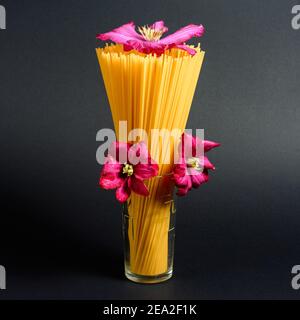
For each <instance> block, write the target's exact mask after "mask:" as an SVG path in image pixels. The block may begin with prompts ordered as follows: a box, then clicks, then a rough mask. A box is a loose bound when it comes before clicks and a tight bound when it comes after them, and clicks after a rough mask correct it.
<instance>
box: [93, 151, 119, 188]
mask: <svg viewBox="0 0 300 320" xmlns="http://www.w3.org/2000/svg"><path fill="white" fill-rule="evenodd" d="M121 172H122V165H121V164H120V163H118V162H117V161H116V160H115V159H114V158H113V157H111V156H108V157H107V159H106V163H105V164H104V166H103V168H102V172H101V175H100V181H99V184H100V187H102V188H103V189H107V190H109V189H115V188H118V187H119V186H120V185H121V184H122V182H123V179H122V177H121Z"/></svg>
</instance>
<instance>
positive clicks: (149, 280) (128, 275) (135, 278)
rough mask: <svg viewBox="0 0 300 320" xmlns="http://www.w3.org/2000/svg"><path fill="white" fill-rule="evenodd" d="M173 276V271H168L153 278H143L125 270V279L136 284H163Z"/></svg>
mask: <svg viewBox="0 0 300 320" xmlns="http://www.w3.org/2000/svg"><path fill="white" fill-rule="evenodd" d="M172 275H173V270H172V269H171V270H169V271H167V272H165V273H162V274H158V275H155V276H143V275H140V274H135V273H132V272H130V271H128V270H125V276H126V278H127V279H129V280H131V281H133V282H136V283H159V282H164V281H167V280H168V279H170V278H171V277H172Z"/></svg>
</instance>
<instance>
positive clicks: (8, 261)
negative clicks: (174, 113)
mask: <svg viewBox="0 0 300 320" xmlns="http://www.w3.org/2000/svg"><path fill="white" fill-rule="evenodd" d="M296 3H297V1H287V0H281V1H275V0H273V1H261V0H251V1H237V0H230V1H229V0H228V1H211V0H205V1H196V0H195V1H189V0H185V1H182V0H180V1H177V0H176V1H174V0H172V1H166V0H164V1H156V0H152V1H129V0H126V1H115V2H112V1H99V0H98V1H96V0H94V1H87V0H80V1H79V0H77V1H61V0H60V1H47V2H45V1H33V0H32V1H4V0H2V1H1V5H4V6H5V7H6V10H7V30H5V31H2V30H0V83H1V86H0V94H1V95H0V97H1V117H0V123H1V132H0V139H1V157H0V172H1V176H0V177H1V197H2V201H1V221H0V264H2V265H4V266H5V267H6V270H7V290H6V291H5V292H4V291H0V299H2V298H3V299H7V298H17V299H44V298H46V299H49V298H57V299H68V298H75V299H77V298H78V299H80V298H83V299H86V298H93V299H109V298H114V299H172V298H177V299H230V298H258V299H264V298H295V299H299V298H300V291H294V290H293V289H292V288H291V285H290V282H291V268H292V266H293V265H295V264H300V256H299V251H300V250H299V246H300V232H299V231H300V203H299V187H300V180H299V178H300V173H299V160H300V147H299V141H300V130H299V123H300V112H299V102H300V90H299V77H300V71H299V70H300V55H299V52H300V30H299V31H295V30H293V29H292V28H291V18H292V15H291V8H292V6H293V5H294V4H296ZM161 18H163V19H164V20H165V22H166V24H167V25H168V26H169V28H170V30H171V31H174V30H175V29H176V28H179V27H181V26H183V25H186V24H188V23H203V24H204V25H205V26H206V28H207V33H206V35H205V37H204V38H203V39H202V40H201V42H202V47H203V49H204V50H205V51H206V53H207V54H206V59H205V63H204V66H203V71H202V73H201V77H200V81H199V85H198V88H197V91H196V95H195V98H194V102H193V107H192V111H191V114H190V119H189V122H188V126H187V127H188V128H194V129H195V128H205V134H206V138H208V139H211V140H217V141H220V142H221V143H222V147H221V148H219V149H218V150H216V151H212V152H211V153H210V159H211V161H212V162H213V163H215V164H216V166H217V171H216V173H215V174H214V175H213V177H212V179H211V182H210V183H209V184H207V185H205V186H203V187H202V188H201V189H200V190H198V191H193V192H191V193H190V194H189V196H188V197H186V198H182V199H180V201H179V202H178V216H177V217H178V219H177V230H176V237H177V238H176V252H175V275H174V278H173V279H172V280H171V281H169V282H166V283H163V284H160V285H152V286H145V285H137V284H133V283H131V282H129V281H126V280H125V279H124V277H123V265H122V241H121V208H120V206H119V205H118V204H117V203H116V201H115V199H114V194H113V192H105V191H103V190H100V189H99V188H98V187H97V181H98V176H99V171H100V166H99V165H98V164H97V163H96V160H95V153H96V149H97V146H98V144H97V143H96V141H95V136H96V132H97V131H98V130H99V129H101V128H103V127H112V120H111V116H110V111H109V107H108V102H107V99H106V95H105V92H104V88H103V83H102V78H101V75H100V72H99V69H98V62H97V60H96V56H95V52H94V48H95V46H96V45H97V43H96V41H95V34H96V33H98V32H104V31H108V30H110V29H112V28H113V27H116V26H118V25H121V24H123V23H126V22H128V21H130V20H133V21H135V22H136V24H137V25H141V24H146V23H151V22H152V21H155V20H157V19H161Z"/></svg>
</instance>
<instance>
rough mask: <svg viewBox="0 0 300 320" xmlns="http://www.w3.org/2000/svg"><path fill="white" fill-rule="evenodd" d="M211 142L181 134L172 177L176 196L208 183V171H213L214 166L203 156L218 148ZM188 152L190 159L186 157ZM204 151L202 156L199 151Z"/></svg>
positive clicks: (217, 144) (215, 143)
mask: <svg viewBox="0 0 300 320" xmlns="http://www.w3.org/2000/svg"><path fill="white" fill-rule="evenodd" d="M219 145H220V144H219V143H217V142H213V141H208V140H201V139H199V138H198V137H192V136H191V135H188V134H186V133H183V134H182V137H181V144H180V157H181V161H180V163H179V164H175V166H174V171H173V177H174V181H175V185H176V186H177V188H178V190H177V195H179V196H184V195H186V194H187V192H188V191H190V190H191V189H192V188H198V187H199V186H200V185H201V184H203V183H205V182H207V181H208V170H215V167H214V165H213V164H212V163H211V162H210V161H209V160H208V158H207V157H206V156H205V152H207V151H209V150H211V149H213V148H215V147H218V146H219ZM187 150H188V151H189V152H190V153H191V154H190V157H189V156H187V155H186V151H187ZM202 150H203V151H204V155H203V154H201V151H202Z"/></svg>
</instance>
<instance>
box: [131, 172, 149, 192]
mask: <svg viewBox="0 0 300 320" xmlns="http://www.w3.org/2000/svg"><path fill="white" fill-rule="evenodd" d="M128 187H129V188H130V189H131V190H132V191H133V192H135V193H137V194H139V195H141V196H148V195H149V191H148V189H147V187H146V186H145V184H144V182H143V180H140V179H138V178H137V177H136V176H135V175H133V176H131V177H129V178H128Z"/></svg>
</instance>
